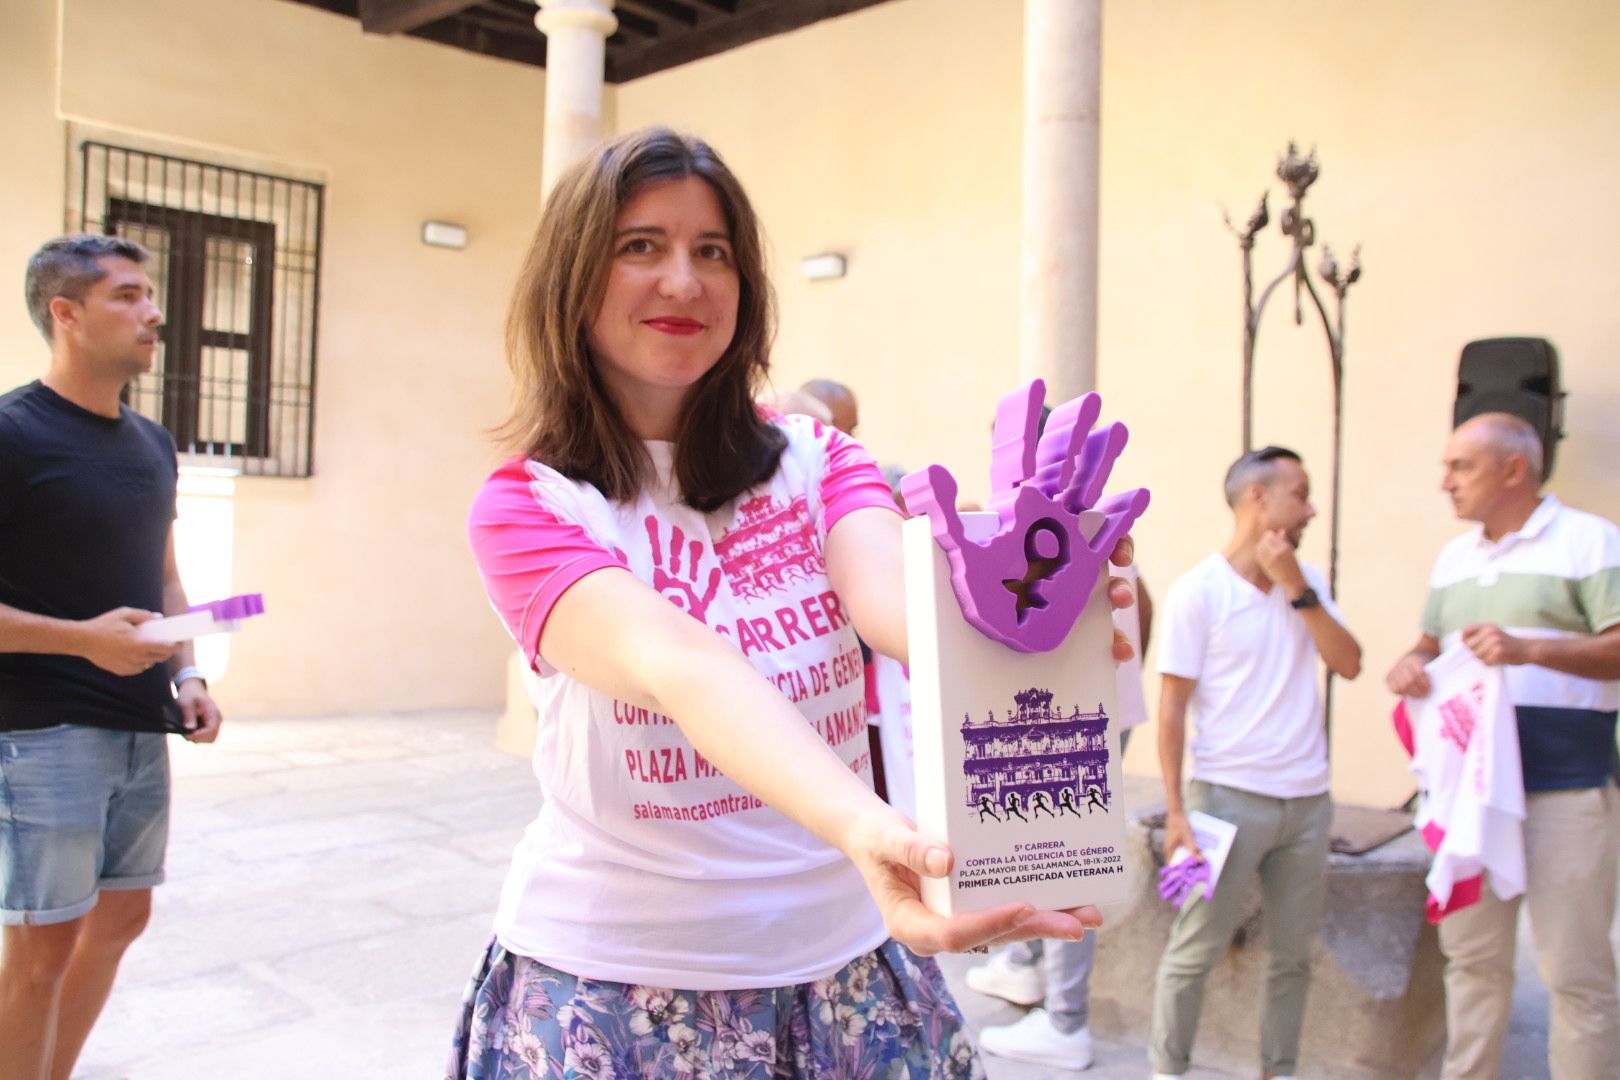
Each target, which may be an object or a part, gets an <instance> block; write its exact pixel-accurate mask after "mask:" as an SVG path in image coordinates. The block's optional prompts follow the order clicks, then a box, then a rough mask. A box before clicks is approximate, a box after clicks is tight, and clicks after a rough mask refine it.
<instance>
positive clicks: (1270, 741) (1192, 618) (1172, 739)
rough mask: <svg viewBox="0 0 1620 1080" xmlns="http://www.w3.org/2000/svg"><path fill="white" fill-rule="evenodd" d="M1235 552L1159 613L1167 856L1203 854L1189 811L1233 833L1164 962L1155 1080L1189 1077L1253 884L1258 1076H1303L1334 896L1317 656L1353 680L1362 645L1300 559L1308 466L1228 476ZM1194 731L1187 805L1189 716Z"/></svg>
mask: <svg viewBox="0 0 1620 1080" xmlns="http://www.w3.org/2000/svg"><path fill="white" fill-rule="evenodd" d="M1226 501H1227V503H1228V505H1230V506H1231V507H1232V517H1233V529H1232V539H1231V541H1230V542H1229V543H1228V544H1227V545H1226V548H1225V550H1224V551H1220V552H1216V553H1215V554H1212V555H1210V556H1209V557H1208V558H1206V559H1205V560H1204V561H1203V562H1201V563H1199V564H1198V565H1197V566H1195V567H1193V568H1192V569H1191V570H1189V571H1188V572H1187V573H1186V575H1184V576H1183V577H1182V578H1181V579H1179V580H1178V581H1177V582H1176V583H1175V584H1174V585H1173V586H1171V588H1170V592H1169V594H1168V595H1167V596H1166V597H1165V601H1164V604H1163V605H1162V607H1161V615H1160V626H1161V627H1162V630H1161V635H1162V636H1161V638H1160V645H1159V673H1160V675H1161V676H1163V687H1162V690H1161V693H1160V697H1159V762H1160V765H1161V767H1162V768H1163V771H1164V789H1165V798H1166V801H1167V803H1168V814H1167V817H1166V822H1165V839H1164V850H1165V853H1166V855H1167V856H1168V855H1169V854H1170V853H1172V852H1174V851H1175V850H1176V848H1178V847H1185V848H1187V849H1188V850H1189V851H1192V852H1194V853H1197V851H1198V844H1197V842H1196V841H1195V840H1194V839H1193V832H1192V827H1191V826H1190V825H1189V824H1188V821H1187V811H1188V808H1189V807H1190V808H1191V809H1193V810H1202V811H1203V812H1205V813H1207V814H1211V815H1213V816H1215V817H1218V818H1221V819H1223V820H1225V821H1229V822H1231V823H1233V824H1234V825H1236V826H1237V836H1236V838H1235V839H1234V840H1233V842H1232V849H1231V851H1230V853H1229V854H1228V855H1227V859H1226V864H1225V868H1224V869H1223V871H1222V873H1221V877H1220V880H1219V882H1218V883H1217V886H1216V889H1215V895H1214V896H1213V897H1212V898H1210V899H1209V900H1199V901H1196V902H1192V903H1189V904H1187V905H1186V906H1184V907H1183V908H1182V909H1181V911H1180V912H1179V913H1178V914H1177V916H1176V920H1175V923H1174V924H1173V925H1172V927H1171V929H1170V941H1169V943H1168V944H1167V945H1166V946H1165V950H1164V956H1163V957H1162V958H1161V960H1160V962H1159V974H1158V983H1157V986H1156V988H1155V990H1154V997H1153V1026H1152V1032H1151V1036H1150V1039H1149V1044H1148V1052H1149V1055H1150V1057H1151V1058H1152V1061H1153V1068H1154V1069H1155V1070H1157V1071H1156V1074H1155V1075H1156V1077H1175V1076H1181V1075H1182V1074H1184V1073H1185V1072H1186V1071H1187V1069H1188V1066H1189V1063H1190V1061H1191V1058H1192V1046H1193V1039H1194V1036H1195V1035H1196V1034H1197V1031H1198V1016H1199V1013H1200V1011H1201V1010H1202V1008H1203V1003H1204V981H1205V979H1206V978H1207V977H1208V975H1209V973H1210V971H1211V970H1212V969H1213V968H1214V967H1215V964H1216V963H1217V962H1218V961H1219V960H1220V958H1221V957H1222V956H1223V955H1224V954H1225V952H1226V949H1227V947H1228V945H1229V944H1230V943H1231V939H1232V934H1233V932H1234V931H1236V929H1237V924H1238V920H1239V919H1240V918H1241V917H1242V915H1243V910H1242V907H1241V905H1242V901H1243V894H1244V892H1245V891H1246V890H1247V888H1248V885H1249V883H1250V881H1252V880H1253V879H1254V878H1255V877H1258V878H1259V879H1260V886H1261V891H1262V896H1263V901H1262V902H1263V904H1264V911H1265V918H1266V939H1267V943H1268V945H1269V949H1270V965H1269V967H1268V969H1267V973H1266V1005H1265V1015H1264V1019H1263V1021H1262V1023H1261V1029H1260V1057H1261V1068H1262V1069H1263V1071H1264V1075H1265V1076H1266V1077H1268V1078H1272V1080H1282V1078H1284V1077H1287V1076H1291V1075H1292V1074H1293V1073H1294V1071H1295V1062H1296V1059H1297V1058H1298V1055H1299V1033H1300V1025H1301V1023H1302V1022H1303V1020H1304V1018H1305V994H1306V991H1307V989H1309V986H1310V959H1311V942H1312V939H1313V938H1314V937H1315V936H1316V927H1317V923H1318V922H1319V920H1320V919H1321V914H1322V898H1323V894H1324V892H1325V890H1326V883H1327V856H1328V839H1329V836H1328V833H1329V828H1330V826H1331V824H1332V820H1333V804H1332V801H1331V800H1330V799H1329V797H1328V756H1327V725H1326V721H1325V717H1324V713H1323V709H1322V697H1321V693H1320V691H1319V687H1318V672H1317V657H1318V656H1320V657H1321V658H1322V659H1323V660H1324V661H1326V663H1327V666H1328V667H1329V668H1330V669H1332V671H1333V672H1334V673H1335V674H1337V675H1339V676H1341V677H1343V678H1346V679H1353V678H1355V677H1356V675H1357V674H1358V673H1359V672H1360V671H1361V646H1359V645H1357V644H1356V639H1355V638H1354V637H1352V636H1351V635H1350V632H1349V631H1348V630H1346V629H1345V627H1344V624H1343V622H1342V621H1341V620H1340V617H1339V612H1338V609H1337V608H1336V607H1334V604H1333V598H1332V596H1330V595H1329V594H1328V587H1327V582H1326V580H1325V579H1324V578H1323V577H1322V574H1321V573H1320V572H1319V571H1318V570H1317V569H1316V568H1315V567H1313V566H1307V565H1305V564H1303V563H1301V562H1300V561H1299V560H1298V558H1296V557H1295V554H1294V551H1295V549H1296V548H1297V547H1298V546H1299V540H1300V536H1301V534H1302V533H1303V532H1304V531H1305V526H1306V524H1307V523H1309V522H1310V520H1311V518H1313V517H1315V516H1316V510H1315V509H1314V508H1313V507H1312V506H1311V500H1310V478H1309V477H1308V476H1307V475H1306V474H1305V467H1304V465H1303V464H1301V462H1300V458H1299V455H1297V454H1295V453H1294V452H1293V451H1291V450H1284V449H1282V448H1281V447H1276V446H1268V447H1266V448H1265V449H1263V450H1255V451H1251V452H1249V453H1247V454H1244V455H1243V456H1242V457H1240V458H1238V460H1237V461H1236V462H1234V463H1233V465H1232V467H1231V468H1230V469H1229V470H1227V474H1226ZM1189 711H1190V712H1191V713H1192V715H1193V718H1194V720H1195V722H1196V725H1197V727H1196V731H1195V732H1194V735H1193V740H1192V752H1193V758H1194V766H1193V770H1192V782H1191V783H1190V785H1189V788H1188V792H1187V797H1186V800H1185V802H1184V801H1183V799H1182V791H1181V779H1182V777H1181V773H1182V767H1181V763H1182V756H1183V751H1184V743H1185V733H1186V721H1187V714H1188V712H1189Z"/></svg>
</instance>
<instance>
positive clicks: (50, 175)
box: [0, 0, 63, 393]
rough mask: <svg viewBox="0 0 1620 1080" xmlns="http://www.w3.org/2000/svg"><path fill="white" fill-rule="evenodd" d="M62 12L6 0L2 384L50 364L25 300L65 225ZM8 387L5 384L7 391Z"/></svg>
mask: <svg viewBox="0 0 1620 1080" xmlns="http://www.w3.org/2000/svg"><path fill="white" fill-rule="evenodd" d="M56 30H57V19H56V10H55V7H54V5H52V4H42V3H40V2H39V0H0V147H3V148H4V160H5V167H4V168H3V169H0V191H4V193H5V208H6V209H5V213H3V214H0V252H3V253H5V257H4V258H0V387H3V388H4V390H9V389H10V388H11V387H13V386H16V385H17V384H18V383H22V382H27V381H28V380H30V379H32V378H34V377H35V376H36V374H37V373H38V372H39V371H40V370H42V369H43V365H44V357H45V355H46V352H45V343H44V341H43V339H41V338H40V336H39V333H38V331H36V330H35V329H34V324H33V323H32V322H30V321H29V318H28V313H27V310H26V309H25V308H24V306H23V302H22V295H23V275H24V270H25V267H24V263H25V261H26V260H27V258H28V255H29V253H30V252H32V251H33V250H34V249H35V248H36V247H38V246H39V244H40V241H41V240H42V239H44V238H45V237H48V236H50V235H51V234H53V233H56V232H60V231H61V228H62V204H63V169H62V122H61V120H59V119H58V118H57V115H56V62H57V47H56V43H57V36H56ZM4 390H0V393H3V392H4Z"/></svg>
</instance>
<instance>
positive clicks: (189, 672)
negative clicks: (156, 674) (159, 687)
mask: <svg viewBox="0 0 1620 1080" xmlns="http://www.w3.org/2000/svg"><path fill="white" fill-rule="evenodd" d="M187 679H196V680H197V681H198V682H200V683H202V684H203V689H205V690H206V689H207V688H208V680H207V679H205V678H203V673H202V668H199V667H183V668H181V669H180V670H179V671H177V672H175V673H174V675H173V676H172V677H171V678H170V680H169V681H170V682H172V683H174V688H175V689H176V690H179V689H180V684H181V683H183V682H185V681H186V680H187Z"/></svg>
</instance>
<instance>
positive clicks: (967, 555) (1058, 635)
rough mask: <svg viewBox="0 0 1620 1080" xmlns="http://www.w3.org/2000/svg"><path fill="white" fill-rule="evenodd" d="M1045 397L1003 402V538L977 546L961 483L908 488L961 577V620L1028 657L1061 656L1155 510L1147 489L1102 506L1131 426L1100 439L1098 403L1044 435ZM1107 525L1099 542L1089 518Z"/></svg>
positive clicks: (998, 464) (1063, 409)
mask: <svg viewBox="0 0 1620 1080" xmlns="http://www.w3.org/2000/svg"><path fill="white" fill-rule="evenodd" d="M1045 397H1046V385H1045V383H1043V382H1042V381H1041V380H1039V379H1036V380H1035V381H1034V382H1032V383H1030V384H1029V385H1028V386H1025V387H1023V388H1021V389H1018V390H1015V391H1013V392H1012V393H1010V394H1008V395H1007V396H1006V397H1004V398H1002V399H1001V403H1000V404H999V405H998V406H997V408H996V421H995V428H994V431H993V433H992V435H991V449H990V509H991V510H992V511H994V512H995V513H996V514H997V515H998V522H997V528H996V532H995V534H994V535H992V536H990V537H989V538H988V539H986V540H984V541H982V542H980V541H974V540H969V539H968V538H967V536H966V534H965V532H964V529H963V525H962V519H961V517H960V515H959V514H958V513H957V510H956V491H957V488H956V479H955V478H954V477H953V476H951V474H950V473H949V472H947V471H946V470H945V469H943V468H941V467H940V466H938V465H930V466H929V467H928V468H926V469H923V470H921V471H919V472H914V473H912V474H911V475H909V476H907V477H906V478H905V479H904V480H903V481H902V482H901V490H902V492H903V493H904V495H905V498H906V506H907V507H908V508H909V509H910V510H911V512H912V513H914V514H926V515H927V517H928V521H929V524H930V526H931V528H932V531H933V534H934V540H935V542H936V543H938V544H939V546H940V548H941V549H942V550H943V551H944V552H945V557H946V561H947V562H948V563H949V564H950V568H951V588H952V591H953V592H955V593H956V600H957V603H958V604H959V605H960V606H961V608H962V617H963V618H964V619H966V620H967V622H968V624H969V625H970V626H972V627H974V628H975V629H977V630H978V631H979V632H980V633H982V634H984V635H985V636H987V637H990V638H992V639H994V640H996V641H999V642H1001V643H1002V644H1003V645H1006V646H1007V647H1008V648H1011V649H1016V650H1017V651H1019V652H1025V653H1031V652H1048V651H1050V650H1052V649H1055V648H1057V646H1058V645H1060V644H1062V642H1063V640H1064V638H1066V637H1068V634H1069V631H1070V630H1071V629H1073V627H1074V624H1075V620H1077V619H1078V618H1079V617H1080V613H1081V612H1082V611H1084V610H1085V606H1086V601H1087V600H1089V599H1090V597H1091V591H1092V589H1093V587H1094V586H1095V585H1096V583H1097V578H1098V576H1099V575H1100V574H1101V572H1102V568H1103V566H1105V565H1106V564H1107V562H1108V556H1109V554H1110V553H1112V551H1113V550H1114V545H1115V544H1116V543H1118V541H1119V539H1120V537H1122V536H1124V535H1125V534H1126V533H1128V532H1129V531H1130V528H1131V526H1132V525H1133V524H1134V523H1135V522H1136V519H1137V518H1138V517H1139V516H1140V515H1141V513H1142V511H1143V510H1145V509H1146V508H1147V504H1148V492H1147V489H1145V488H1137V489H1136V490H1134V491H1128V492H1125V493H1123V494H1120V495H1114V496H1111V497H1109V498H1106V499H1104V498H1102V489H1103V485H1104V484H1106V483H1107V482H1108V476H1109V473H1110V472H1111V471H1112V470H1113V466H1114V461H1115V460H1116V459H1117V458H1118V457H1119V454H1120V451H1121V450H1123V449H1124V448H1125V442H1126V439H1127V437H1128V433H1127V432H1126V429H1125V425H1124V424H1120V423H1113V424H1108V425H1106V426H1104V427H1102V428H1099V429H1097V430H1095V431H1093V430H1092V428H1093V426H1094V425H1095V424H1096V422H1097V417H1098V415H1099V414H1100V413H1101V412H1102V398H1101V397H1099V396H1098V395H1096V394H1086V395H1085V396H1083V397H1079V398H1075V399H1074V400H1072V401H1066V402H1064V403H1063V404H1062V405H1059V406H1058V407H1057V408H1056V409H1054V410H1052V415H1051V416H1050V417H1049V418H1048V420H1047V425H1046V432H1045V434H1039V430H1040V427H1039V425H1040V414H1041V403H1042V401H1043V400H1044V399H1045ZM1087 510H1095V511H1097V512H1098V513H1100V514H1101V515H1102V519H1103V520H1102V523H1101V525H1100V526H1099V527H1098V528H1097V529H1096V531H1095V533H1094V534H1093V535H1092V536H1091V537H1090V538H1089V539H1088V538H1087V537H1086V535H1085V533H1084V532H1083V531H1082V530H1081V528H1080V515H1081V513H1083V512H1084V511H1087Z"/></svg>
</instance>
